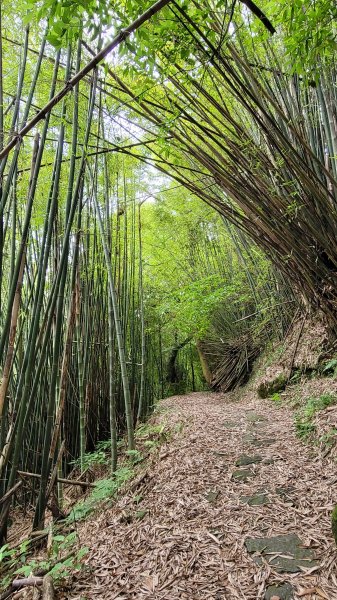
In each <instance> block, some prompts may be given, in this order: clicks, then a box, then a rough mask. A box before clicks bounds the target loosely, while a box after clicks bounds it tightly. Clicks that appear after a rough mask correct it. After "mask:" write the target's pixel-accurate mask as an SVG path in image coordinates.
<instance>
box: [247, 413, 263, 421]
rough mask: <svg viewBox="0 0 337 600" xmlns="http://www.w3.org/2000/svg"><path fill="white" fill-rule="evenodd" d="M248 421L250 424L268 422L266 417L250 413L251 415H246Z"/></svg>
mask: <svg viewBox="0 0 337 600" xmlns="http://www.w3.org/2000/svg"><path fill="white" fill-rule="evenodd" d="M246 419H247V421H249V422H250V423H262V422H265V421H267V419H266V417H264V416H263V415H258V414H256V413H255V412H249V413H247V414H246Z"/></svg>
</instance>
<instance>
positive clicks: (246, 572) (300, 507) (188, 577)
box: [67, 393, 337, 600]
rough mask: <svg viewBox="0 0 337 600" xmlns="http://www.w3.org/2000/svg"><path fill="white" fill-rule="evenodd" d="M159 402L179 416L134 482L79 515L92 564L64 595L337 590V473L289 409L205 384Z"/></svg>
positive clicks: (330, 595) (215, 595)
mask: <svg viewBox="0 0 337 600" xmlns="http://www.w3.org/2000/svg"><path fill="white" fill-rule="evenodd" d="M162 407H163V408H164V409H166V410H165V412H164V413H163V415H162V416H161V419H163V420H164V421H165V420H166V421H167V422H169V423H170V425H174V424H177V423H183V424H184V427H183V428H182V431H181V432H179V433H177V434H176V435H175V437H174V439H173V440H171V441H170V442H169V443H168V444H166V445H164V446H162V447H161V449H160V453H159V458H158V459H157V461H156V462H154V463H153V465H152V466H151V467H150V468H149V470H148V477H147V479H145V480H144V482H143V485H142V486H141V487H140V488H139V489H137V491H135V492H133V493H132V494H129V495H127V496H124V497H123V498H121V499H120V500H119V501H118V502H117V503H116V505H115V506H114V507H113V508H112V509H109V510H105V511H104V512H102V514H100V515H99V516H98V517H97V518H96V521H92V522H89V523H86V524H85V525H84V526H82V528H81V529H80V534H81V538H82V543H86V544H88V540H89V545H90V554H89V555H88V564H89V566H90V567H91V573H88V574H87V575H85V576H84V578H83V576H82V578H81V579H79V580H78V581H76V582H75V585H74V588H73V590H72V593H71V594H70V595H68V596H67V597H68V598H69V599H71V600H80V599H81V600H83V599H88V600H89V599H91V598H100V599H104V600H112V599H114V600H129V599H130V600H135V599H137V600H142V599H143V598H144V599H145V598H146V599H148V600H160V599H165V600H178V599H179V600H185V599H186V600H199V599H200V600H206V599H207V600H231V599H237V598H238V599H240V600H245V599H247V600H256V599H258V598H261V599H262V598H272V597H275V598H281V599H282V598H285V599H288V598H294V599H297V598H304V599H305V600H307V599H312V600H315V599H317V600H321V599H322V598H326V599H329V600H334V599H337V577H336V575H337V571H336V549H335V545H334V542H333V540H332V536H331V532H330V512H331V508H332V506H333V504H334V502H336V501H337V490H336V481H337V478H336V473H335V472H334V470H333V465H332V464H331V463H329V462H327V461H324V460H321V459H320V458H319V457H317V456H315V455H313V453H312V451H311V450H310V448H309V447H307V446H306V445H304V444H303V443H301V442H300V441H299V440H298V439H297V438H296V436H295V432H294V429H293V414H292V413H291V411H288V410H286V409H284V408H279V407H276V406H274V405H273V404H272V402H271V401H264V400H258V399H256V398H253V397H252V396H247V397H245V398H243V399H241V400H240V402H235V396H234V395H230V394H228V395H226V396H223V395H220V394H208V393H203V394H201V393H195V394H191V395H189V396H176V397H173V398H169V399H167V400H165V401H163V403H162ZM243 455H244V457H243ZM247 457H248V458H247ZM239 459H240V462H243V463H245V462H250V461H251V460H253V461H254V462H253V463H252V464H250V465H248V466H241V467H240V466H235V463H236V462H237V461H238V460H239ZM236 471H239V473H236ZM242 471H244V473H243V474H242ZM240 472H241V474H240ZM135 495H137V496H138V498H137V500H138V502H139V504H138V505H135V502H134V498H135ZM140 496H141V498H139V497H140ZM247 502H249V503H247ZM255 503H258V505H252V506H251V505H250V504H255ZM260 503H262V504H260ZM137 511H146V512H143V513H138V515H141V516H142V515H143V518H139V517H138V518H136V517H135V518H134V519H133V521H132V522H131V523H128V522H126V520H125V515H126V514H131V515H132V514H134V515H135V513H136V512H137ZM144 515H145V516H144ZM294 534H296V535H297V536H298V537H299V538H300V540H297V538H296V537H294ZM275 536H276V540H275V539H274V540H273V543H274V546H271V547H269V539H268V540H267V541H265V540H263V541H262V542H261V541H259V540H260V539H261V538H275ZM277 536H282V537H281V538H280V537H277ZM256 539H257V540H258V541H257V542H256V541H254V540H256ZM296 540H297V541H296ZM294 544H295V546H294ZM296 544H297V546H296ZM246 545H248V547H249V549H250V550H251V553H249V552H248V551H247V546H246ZM256 545H257V546H256ZM254 549H255V550H256V549H257V550H258V551H257V552H256V551H255V552H254ZM294 556H295V558H294ZM257 563H259V564H257ZM298 569H300V570H299V572H296V570H298ZM292 571H295V572H292ZM275 585H276V586H277V587H276V588H274V587H272V586H275ZM305 591H307V594H306V595H305V593H304V592H305Z"/></svg>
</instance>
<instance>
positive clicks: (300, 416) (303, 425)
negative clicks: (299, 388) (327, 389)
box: [295, 394, 337, 439]
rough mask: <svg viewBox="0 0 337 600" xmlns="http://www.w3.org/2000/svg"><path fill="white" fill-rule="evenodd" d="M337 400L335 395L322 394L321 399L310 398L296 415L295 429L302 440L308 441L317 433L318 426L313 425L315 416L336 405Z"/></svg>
mask: <svg viewBox="0 0 337 600" xmlns="http://www.w3.org/2000/svg"><path fill="white" fill-rule="evenodd" d="M336 402H337V398H336V396H335V395H334V394H322V395H321V396H319V398H308V400H307V402H306V404H305V406H303V407H302V408H301V409H300V410H298V411H297V412H296V414H295V427H296V431H297V435H298V436H299V437H300V438H303V439H308V438H309V437H310V436H311V435H313V434H314V433H315V431H316V426H315V424H314V423H313V418H314V416H315V414H316V413H317V412H318V411H320V410H324V408H327V406H331V405H333V404H336Z"/></svg>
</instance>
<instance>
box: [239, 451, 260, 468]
mask: <svg viewBox="0 0 337 600" xmlns="http://www.w3.org/2000/svg"><path fill="white" fill-rule="evenodd" d="M261 461H262V456H260V455H259V454H257V455H256V456H247V454H242V456H239V458H238V460H237V461H236V463H235V466H236V467H245V466H247V465H254V464H256V463H260V462H261Z"/></svg>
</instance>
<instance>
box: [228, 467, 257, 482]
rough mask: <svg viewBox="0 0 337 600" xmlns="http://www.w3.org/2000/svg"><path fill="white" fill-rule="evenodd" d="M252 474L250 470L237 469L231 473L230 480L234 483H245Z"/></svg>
mask: <svg viewBox="0 0 337 600" xmlns="http://www.w3.org/2000/svg"><path fill="white" fill-rule="evenodd" d="M253 475H254V474H253V473H252V471H251V470H250V469H237V470H236V471H233V473H232V479H235V480H236V481H243V482H245V481H247V480H248V479H249V478H250V477H253Z"/></svg>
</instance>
